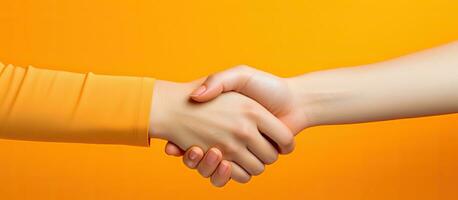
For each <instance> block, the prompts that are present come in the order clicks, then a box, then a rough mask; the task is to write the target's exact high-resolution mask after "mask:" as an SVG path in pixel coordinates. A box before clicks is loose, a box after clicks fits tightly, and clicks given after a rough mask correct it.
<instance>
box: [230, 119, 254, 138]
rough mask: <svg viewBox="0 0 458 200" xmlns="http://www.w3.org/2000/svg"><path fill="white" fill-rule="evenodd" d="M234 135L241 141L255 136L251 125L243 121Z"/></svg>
mask: <svg viewBox="0 0 458 200" xmlns="http://www.w3.org/2000/svg"><path fill="white" fill-rule="evenodd" d="M234 135H235V137H236V138H237V139H239V140H241V141H251V140H252V139H253V138H254V137H253V134H252V133H251V126H249V125H247V124H244V123H241V124H240V125H239V126H238V127H237V128H236V129H235V131H234Z"/></svg>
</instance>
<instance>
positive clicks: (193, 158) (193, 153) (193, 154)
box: [189, 149, 197, 160]
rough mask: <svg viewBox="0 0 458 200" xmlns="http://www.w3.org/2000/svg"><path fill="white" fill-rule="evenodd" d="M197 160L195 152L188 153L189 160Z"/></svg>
mask: <svg viewBox="0 0 458 200" xmlns="http://www.w3.org/2000/svg"><path fill="white" fill-rule="evenodd" d="M196 158H197V151H196V150H194V149H193V150H191V152H189V159H191V160H195V159H196Z"/></svg>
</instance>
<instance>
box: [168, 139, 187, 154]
mask: <svg viewBox="0 0 458 200" xmlns="http://www.w3.org/2000/svg"><path fill="white" fill-rule="evenodd" d="M165 153H166V154H167V155H170V156H182V155H183V154H184V151H183V150H182V149H180V147H178V146H177V145H176V144H174V143H172V142H167V144H166V145H165Z"/></svg>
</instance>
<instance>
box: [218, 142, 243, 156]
mask: <svg viewBox="0 0 458 200" xmlns="http://www.w3.org/2000/svg"><path fill="white" fill-rule="evenodd" d="M221 146H222V151H223V154H224V155H225V156H231V155H233V154H236V153H237V152H239V151H240V146H239V145H237V144H236V143H235V142H227V143H223V144H222V145H221Z"/></svg>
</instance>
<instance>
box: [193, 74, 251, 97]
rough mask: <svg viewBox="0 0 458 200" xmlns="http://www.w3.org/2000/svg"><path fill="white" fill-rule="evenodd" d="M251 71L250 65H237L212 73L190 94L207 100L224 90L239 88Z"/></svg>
mask: <svg viewBox="0 0 458 200" xmlns="http://www.w3.org/2000/svg"><path fill="white" fill-rule="evenodd" d="M249 72H250V70H249V69H248V67H235V68H231V69H228V70H225V71H222V72H218V73H215V74H213V75H210V76H209V77H208V78H207V79H206V80H205V82H204V83H203V84H202V85H201V86H200V87H198V88H197V89H196V90H194V92H192V93H191V95H190V96H191V98H192V99H193V100H195V101H198V102H206V101H209V100H211V99H213V98H215V97H217V96H218V95H220V94H221V93H223V92H228V91H233V90H238V89H240V88H241V87H243V85H245V83H246V82H247V80H248V79H249V76H250V73H249Z"/></svg>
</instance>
